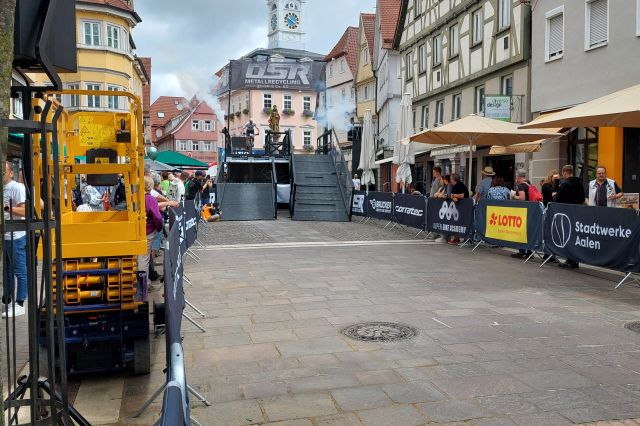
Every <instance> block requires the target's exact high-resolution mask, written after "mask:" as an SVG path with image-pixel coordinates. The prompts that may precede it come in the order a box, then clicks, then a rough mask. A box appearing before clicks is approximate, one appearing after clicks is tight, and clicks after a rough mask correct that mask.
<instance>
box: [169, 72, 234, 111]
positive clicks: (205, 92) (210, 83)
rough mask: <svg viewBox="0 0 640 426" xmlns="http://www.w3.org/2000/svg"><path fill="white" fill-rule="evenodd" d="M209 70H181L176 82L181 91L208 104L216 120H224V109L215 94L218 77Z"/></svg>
mask: <svg viewBox="0 0 640 426" xmlns="http://www.w3.org/2000/svg"><path fill="white" fill-rule="evenodd" d="M210 72H211V70H207V69H194V70H191V72H183V73H180V74H179V75H178V82H179V85H180V89H181V90H182V92H183V93H185V94H189V96H192V95H195V96H196V97H197V98H198V99H200V100H203V101H205V102H206V103H207V105H209V106H210V107H211V108H212V109H213V111H214V112H215V114H216V117H217V119H218V121H220V122H221V123H222V122H223V121H224V115H225V114H224V110H223V109H222V107H221V106H220V102H219V101H218V97H217V96H216V95H215V91H216V90H217V86H218V83H219V81H220V79H219V78H218V77H217V76H216V75H211V74H210Z"/></svg>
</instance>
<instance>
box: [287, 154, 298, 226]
mask: <svg viewBox="0 0 640 426" xmlns="http://www.w3.org/2000/svg"><path fill="white" fill-rule="evenodd" d="M289 163H290V164H291V193H290V194H289V215H290V216H291V217H292V218H293V213H294V210H295V204H296V188H297V185H298V184H297V183H296V162H295V155H294V154H291V159H290V161H289Z"/></svg>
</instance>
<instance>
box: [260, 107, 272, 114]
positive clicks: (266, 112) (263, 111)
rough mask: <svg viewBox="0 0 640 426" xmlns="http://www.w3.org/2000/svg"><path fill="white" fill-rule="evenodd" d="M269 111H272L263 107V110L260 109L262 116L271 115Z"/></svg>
mask: <svg viewBox="0 0 640 426" xmlns="http://www.w3.org/2000/svg"><path fill="white" fill-rule="evenodd" d="M271 111H272V109H271V107H264V108H262V113H263V114H267V115H269V114H271Z"/></svg>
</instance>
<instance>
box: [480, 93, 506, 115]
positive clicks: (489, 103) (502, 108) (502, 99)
mask: <svg viewBox="0 0 640 426" xmlns="http://www.w3.org/2000/svg"><path fill="white" fill-rule="evenodd" d="M484 116H485V117H486V118H493V119H496V120H502V121H511V96H491V95H489V96H485V97H484Z"/></svg>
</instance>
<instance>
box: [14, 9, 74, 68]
mask: <svg viewBox="0 0 640 426" xmlns="http://www.w3.org/2000/svg"><path fill="white" fill-rule="evenodd" d="M47 15H48V16H49V19H50V25H48V26H47V27H44V25H45V17H47ZM43 29H44V32H43ZM41 33H42V38H43V40H45V41H46V42H45V49H44V52H42V53H43V54H44V55H45V56H46V58H47V59H48V60H49V61H50V62H51V64H52V66H53V68H54V70H55V71H56V72H58V73H66V72H77V71H78V57H77V47H76V9H75V1H74V0H17V2H16V13H15V28H14V32H13V44H14V61H13V65H14V66H15V67H18V68H21V69H23V70H26V71H43V69H42V66H41V63H40V60H39V59H40V58H39V57H38V53H37V52H36V46H37V45H38V40H39V37H40V34H41Z"/></svg>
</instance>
